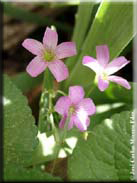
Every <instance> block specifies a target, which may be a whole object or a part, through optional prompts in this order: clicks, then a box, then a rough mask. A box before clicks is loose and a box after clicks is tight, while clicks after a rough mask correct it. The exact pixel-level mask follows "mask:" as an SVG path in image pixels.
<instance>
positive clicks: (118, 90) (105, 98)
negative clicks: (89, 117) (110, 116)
mask: <svg viewBox="0 0 137 183" xmlns="http://www.w3.org/2000/svg"><path fill="white" fill-rule="evenodd" d="M129 83H130V85H131V89H130V90H127V89H126V88H124V87H122V86H120V85H118V84H116V83H112V82H110V84H109V87H108V88H107V89H106V90H105V91H104V92H100V90H99V89H98V87H95V88H94V89H93V90H91V95H90V97H91V98H92V99H93V100H94V102H95V104H96V105H98V104H105V103H115V102H123V103H125V104H128V105H133V91H134V88H135V87H136V86H137V83H135V82H129Z"/></svg>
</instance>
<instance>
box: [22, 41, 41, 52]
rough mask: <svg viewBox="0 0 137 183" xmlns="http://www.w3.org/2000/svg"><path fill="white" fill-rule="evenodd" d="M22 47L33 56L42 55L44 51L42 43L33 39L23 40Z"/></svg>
mask: <svg viewBox="0 0 137 183" xmlns="http://www.w3.org/2000/svg"><path fill="white" fill-rule="evenodd" d="M22 46H23V47H24V48H26V49H27V50H28V51H30V52H31V53H33V54H34V55H42V54H43V51H44V47H43V45H42V43H41V42H39V41H37V40H35V39H25V40H24V41H23V43H22Z"/></svg>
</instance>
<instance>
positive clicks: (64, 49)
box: [56, 42, 77, 59]
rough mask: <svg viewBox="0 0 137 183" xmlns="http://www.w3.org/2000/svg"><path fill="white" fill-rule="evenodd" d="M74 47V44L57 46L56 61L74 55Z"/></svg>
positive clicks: (67, 43) (65, 43)
mask: <svg viewBox="0 0 137 183" xmlns="http://www.w3.org/2000/svg"><path fill="white" fill-rule="evenodd" d="M76 54H77V51H76V45H75V43H74V42H64V43H61V44H59V45H58V46H57V48H56V56H57V58H58V59H62V58H66V57H71V56H73V55H76Z"/></svg>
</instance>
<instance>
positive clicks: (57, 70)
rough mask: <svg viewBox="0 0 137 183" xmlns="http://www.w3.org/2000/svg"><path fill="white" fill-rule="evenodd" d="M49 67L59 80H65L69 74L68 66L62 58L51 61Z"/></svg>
mask: <svg viewBox="0 0 137 183" xmlns="http://www.w3.org/2000/svg"><path fill="white" fill-rule="evenodd" d="M48 67H49V69H50V71H51V72H52V74H53V75H54V77H55V78H56V80H57V81H58V82H60V81H63V80H65V79H66V78H67V77H68V75H69V72H68V68H67V67H66V65H65V64H64V63H63V62H62V61H61V60H55V61H53V62H49V64H48Z"/></svg>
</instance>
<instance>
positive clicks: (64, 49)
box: [22, 27, 76, 82]
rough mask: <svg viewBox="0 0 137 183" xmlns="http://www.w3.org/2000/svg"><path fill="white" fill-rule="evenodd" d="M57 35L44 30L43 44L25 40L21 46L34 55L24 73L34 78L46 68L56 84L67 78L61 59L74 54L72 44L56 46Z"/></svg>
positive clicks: (73, 45) (49, 30)
mask: <svg viewBox="0 0 137 183" xmlns="http://www.w3.org/2000/svg"><path fill="white" fill-rule="evenodd" d="M57 42H58V35H57V32H56V31H53V30H51V29H50V28H48V27H47V28H46V31H45V34H44V37H43V44H42V43H41V42H39V41H37V40H34V39H25V40H24V42H23V43H22V46H23V47H24V48H26V49H27V50H28V51H30V52H31V53H33V54H34V55H36V57H34V59H33V60H32V61H31V62H30V63H29V65H28V66H27V69H26V71H27V72H28V73H29V74H30V75H31V76H32V77H36V76H38V75H39V74H40V73H41V72H43V71H44V70H45V69H46V68H47V67H48V68H49V70H50V71H51V72H52V74H53V75H54V77H55V78H56V80H57V81H58V82H60V81H62V80H64V79H66V78H67V77H68V69H67V67H66V65H65V64H64V63H63V62H62V61H61V59H63V58H66V57H70V56H73V55H75V54H76V46H75V43H74V42H64V43H61V44H59V45H58V46H57Z"/></svg>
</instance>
